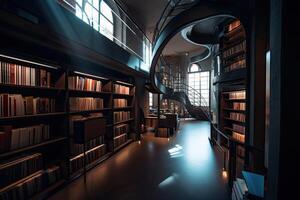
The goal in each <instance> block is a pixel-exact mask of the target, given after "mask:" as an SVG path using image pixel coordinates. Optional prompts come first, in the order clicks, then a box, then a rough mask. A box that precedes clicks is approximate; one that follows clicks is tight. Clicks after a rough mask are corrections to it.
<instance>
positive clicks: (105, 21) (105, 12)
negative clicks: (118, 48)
mask: <svg viewBox="0 0 300 200" xmlns="http://www.w3.org/2000/svg"><path fill="white" fill-rule="evenodd" d="M76 16H77V17H78V18H80V19H81V20H82V21H84V22H85V23H87V24H89V25H90V26H92V27H93V28H94V29H95V30H97V31H99V32H100V33H101V34H102V35H104V36H105V37H107V38H108V39H110V40H112V41H113V39H114V18H113V11H112V9H111V8H110V7H109V6H108V4H107V3H106V2H105V1H104V0H76Z"/></svg>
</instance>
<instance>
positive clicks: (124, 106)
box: [112, 81, 135, 151]
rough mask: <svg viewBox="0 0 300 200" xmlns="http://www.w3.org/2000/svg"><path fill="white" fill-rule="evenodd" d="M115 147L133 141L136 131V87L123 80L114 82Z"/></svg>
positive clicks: (115, 148) (115, 149)
mask: <svg viewBox="0 0 300 200" xmlns="http://www.w3.org/2000/svg"><path fill="white" fill-rule="evenodd" d="M112 89H113V102H112V104H113V124H112V128H113V131H112V132H113V137H112V138H113V149H114V151H117V150H118V149H120V148H121V147H123V146H124V145H126V144H128V143H130V142H132V139H133V137H132V132H133V131H134V101H135V87H134V85H132V84H129V83H125V82H122V81H114V82H113V88H112Z"/></svg>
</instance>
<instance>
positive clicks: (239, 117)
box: [229, 112, 246, 122]
mask: <svg viewBox="0 0 300 200" xmlns="http://www.w3.org/2000/svg"><path fill="white" fill-rule="evenodd" d="M229 118H230V119H232V120H235V121H240V122H245V121H246V115H245V114H243V113H235V112H230V113H229Z"/></svg>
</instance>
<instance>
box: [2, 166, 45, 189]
mask: <svg viewBox="0 0 300 200" xmlns="http://www.w3.org/2000/svg"><path fill="white" fill-rule="evenodd" d="M41 173H43V170H38V171H36V172H34V173H32V174H30V175H28V176H26V177H24V178H22V179H20V180H17V181H15V182H13V183H11V184H9V185H7V186H5V187H3V188H1V189H0V194H1V193H2V192H5V191H7V190H9V189H11V188H13V187H15V186H16V185H19V184H20V183H22V182H24V181H26V180H28V179H30V178H32V177H34V176H36V175H38V174H41Z"/></svg>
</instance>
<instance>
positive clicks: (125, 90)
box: [113, 84, 130, 95]
mask: <svg viewBox="0 0 300 200" xmlns="http://www.w3.org/2000/svg"><path fill="white" fill-rule="evenodd" d="M113 87H114V89H113V91H114V93H117V94H127V95H129V93H130V87H127V86H123V85H118V84H114V86H113Z"/></svg>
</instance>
